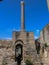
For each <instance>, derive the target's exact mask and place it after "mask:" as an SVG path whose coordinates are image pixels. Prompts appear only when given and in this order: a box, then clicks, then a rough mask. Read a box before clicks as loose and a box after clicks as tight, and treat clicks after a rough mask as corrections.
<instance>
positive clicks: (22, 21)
mask: <svg viewBox="0 0 49 65" xmlns="http://www.w3.org/2000/svg"><path fill="white" fill-rule="evenodd" d="M24 29H25V23H24V1H21V31H24Z"/></svg>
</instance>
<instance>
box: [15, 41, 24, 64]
mask: <svg viewBox="0 0 49 65" xmlns="http://www.w3.org/2000/svg"><path fill="white" fill-rule="evenodd" d="M22 59H23V44H22V41H20V40H18V41H17V42H16V45H15V61H16V62H17V65H20V64H21V61H22Z"/></svg>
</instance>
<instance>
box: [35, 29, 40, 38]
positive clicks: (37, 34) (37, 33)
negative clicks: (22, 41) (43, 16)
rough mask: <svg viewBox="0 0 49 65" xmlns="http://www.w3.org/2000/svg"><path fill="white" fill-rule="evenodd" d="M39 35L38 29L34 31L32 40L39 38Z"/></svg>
mask: <svg viewBox="0 0 49 65" xmlns="http://www.w3.org/2000/svg"><path fill="white" fill-rule="evenodd" d="M39 33H40V31H39V29H36V31H35V36H34V39H38V38H39Z"/></svg>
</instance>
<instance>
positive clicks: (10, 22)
mask: <svg viewBox="0 0 49 65" xmlns="http://www.w3.org/2000/svg"><path fill="white" fill-rule="evenodd" d="M20 2H21V0H3V1H2V2H0V39H11V38H12V31H13V30H21V27H20V26H21V5H20ZM24 2H25V28H26V31H32V32H34V37H35V38H37V37H39V35H40V31H41V30H42V29H43V27H44V26H45V25H46V24H47V23H48V22H49V12H48V7H47V2H46V0H24Z"/></svg>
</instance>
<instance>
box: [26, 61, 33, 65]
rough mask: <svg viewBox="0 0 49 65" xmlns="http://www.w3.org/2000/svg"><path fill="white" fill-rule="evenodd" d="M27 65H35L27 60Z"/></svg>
mask: <svg viewBox="0 0 49 65" xmlns="http://www.w3.org/2000/svg"><path fill="white" fill-rule="evenodd" d="M25 63H26V65H33V63H32V62H31V61H29V60H26V62H25Z"/></svg>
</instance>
